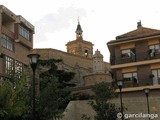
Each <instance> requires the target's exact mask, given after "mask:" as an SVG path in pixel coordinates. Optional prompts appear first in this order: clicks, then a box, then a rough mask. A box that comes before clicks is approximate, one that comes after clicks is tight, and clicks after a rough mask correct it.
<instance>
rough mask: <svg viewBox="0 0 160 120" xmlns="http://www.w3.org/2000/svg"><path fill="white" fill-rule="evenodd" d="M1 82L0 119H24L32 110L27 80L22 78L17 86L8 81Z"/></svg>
mask: <svg viewBox="0 0 160 120" xmlns="http://www.w3.org/2000/svg"><path fill="white" fill-rule="evenodd" d="M1 82H2V84H1V85H0V119H2V120H3V119H5V120H6V119H22V118H23V116H24V114H28V112H29V111H30V109H31V107H30V105H29V99H30V97H29V94H28V91H29V89H28V88H27V87H26V78H25V77H22V78H21V79H20V80H19V81H17V82H16V86H15V84H13V83H12V82H10V80H8V79H6V80H3V81H1Z"/></svg>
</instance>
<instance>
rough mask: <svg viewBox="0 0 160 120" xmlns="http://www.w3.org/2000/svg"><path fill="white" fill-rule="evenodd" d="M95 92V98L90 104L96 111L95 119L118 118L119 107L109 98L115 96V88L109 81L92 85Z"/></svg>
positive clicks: (111, 119) (107, 119)
mask: <svg viewBox="0 0 160 120" xmlns="http://www.w3.org/2000/svg"><path fill="white" fill-rule="evenodd" d="M92 90H93V92H94V93H95V96H94V100H95V101H90V103H89V104H90V105H91V106H92V108H93V109H94V110H95V112H96V116H95V120H116V118H117V117H116V116H117V113H118V112H119V109H117V108H116V107H115V104H113V103H110V102H109V100H111V99H113V98H114V97H115V92H114V90H113V89H112V88H111V87H110V86H109V85H108V84H107V83H104V82H102V83H99V84H96V85H95V86H93V87H92Z"/></svg>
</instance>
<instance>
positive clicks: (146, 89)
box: [143, 88, 150, 120]
mask: <svg viewBox="0 0 160 120" xmlns="http://www.w3.org/2000/svg"><path fill="white" fill-rule="evenodd" d="M143 90H144V92H145V94H146V98H147V109H148V114H150V109H149V100H148V96H149V88H144V89H143ZM149 120H150V118H149Z"/></svg>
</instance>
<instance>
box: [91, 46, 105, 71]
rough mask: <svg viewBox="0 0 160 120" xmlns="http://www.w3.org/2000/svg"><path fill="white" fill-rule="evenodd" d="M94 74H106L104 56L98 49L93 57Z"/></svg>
mask: <svg viewBox="0 0 160 120" xmlns="http://www.w3.org/2000/svg"><path fill="white" fill-rule="evenodd" d="M93 73H105V70H104V62H103V55H102V54H101V53H100V51H99V50H98V49H97V51H95V54H94V55H93Z"/></svg>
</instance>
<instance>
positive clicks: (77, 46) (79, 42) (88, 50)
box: [66, 19, 93, 58]
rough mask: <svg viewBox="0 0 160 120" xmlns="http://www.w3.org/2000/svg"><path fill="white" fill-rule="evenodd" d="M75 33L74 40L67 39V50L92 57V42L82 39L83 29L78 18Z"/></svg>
mask: <svg viewBox="0 0 160 120" xmlns="http://www.w3.org/2000/svg"><path fill="white" fill-rule="evenodd" d="M75 33H76V40H73V41H69V42H68V43H67V44H66V46H67V52H68V53H71V54H74V55H78V56H83V57H87V58H92V56H93V44H92V42H89V41H86V40H83V30H82V27H81V25H80V22H79V19H78V25H77V29H76V31H75Z"/></svg>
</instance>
